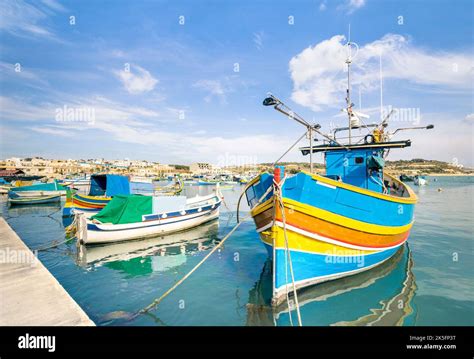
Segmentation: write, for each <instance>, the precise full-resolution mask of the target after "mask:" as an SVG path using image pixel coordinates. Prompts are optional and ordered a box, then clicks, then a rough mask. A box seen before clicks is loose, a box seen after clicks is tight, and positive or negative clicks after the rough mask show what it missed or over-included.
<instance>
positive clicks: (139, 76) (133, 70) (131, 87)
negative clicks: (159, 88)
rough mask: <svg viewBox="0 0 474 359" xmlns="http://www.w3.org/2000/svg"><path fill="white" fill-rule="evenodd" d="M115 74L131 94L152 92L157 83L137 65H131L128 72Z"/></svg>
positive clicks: (123, 71)
mask: <svg viewBox="0 0 474 359" xmlns="http://www.w3.org/2000/svg"><path fill="white" fill-rule="evenodd" d="M115 74H116V75H117V77H118V78H119V79H120V81H121V82H122V84H123V86H124V87H125V89H126V90H127V91H128V92H129V93H131V94H140V93H143V92H149V91H152V90H153V89H154V88H155V86H156V84H157V83H158V82H159V81H158V79H156V78H154V77H153V76H152V75H151V74H150V72H149V71H147V70H145V69H144V68H142V67H140V66H138V65H131V67H130V71H125V70H122V71H116V72H115Z"/></svg>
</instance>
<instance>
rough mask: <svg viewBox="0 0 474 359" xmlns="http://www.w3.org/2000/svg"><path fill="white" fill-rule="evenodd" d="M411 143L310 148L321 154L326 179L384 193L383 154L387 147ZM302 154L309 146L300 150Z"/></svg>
mask: <svg viewBox="0 0 474 359" xmlns="http://www.w3.org/2000/svg"><path fill="white" fill-rule="evenodd" d="M410 144H411V143H410V141H409V140H408V141H398V142H385V143H364V144H356V145H346V146H344V147H342V146H339V145H335V144H325V145H320V146H314V147H312V152H313V153H315V152H324V154H325V164H326V176H327V177H328V178H331V179H334V180H336V181H341V182H344V183H347V184H351V185H353V186H357V187H359V188H364V189H368V190H370V191H374V192H380V193H383V192H384V179H383V169H384V166H385V160H384V153H385V151H386V150H388V149H390V148H397V147H398V148H400V147H407V146H410ZM300 150H301V152H302V153H303V155H306V154H309V152H310V150H311V149H310V147H302V148H300Z"/></svg>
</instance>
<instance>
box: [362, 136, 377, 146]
mask: <svg viewBox="0 0 474 359" xmlns="http://www.w3.org/2000/svg"><path fill="white" fill-rule="evenodd" d="M374 142H375V138H374V136H373V135H367V136H365V137H364V143H365V144H367V145H368V144H371V143H374Z"/></svg>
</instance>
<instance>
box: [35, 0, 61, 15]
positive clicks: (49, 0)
mask: <svg viewBox="0 0 474 359" xmlns="http://www.w3.org/2000/svg"><path fill="white" fill-rule="evenodd" d="M41 2H42V3H43V4H45V5H46V6H47V7H49V8H51V9H53V10H55V11H60V12H64V11H67V9H66V8H65V7H64V6H63V5H61V4H60V3H59V2H57V1H56V0H42V1H41Z"/></svg>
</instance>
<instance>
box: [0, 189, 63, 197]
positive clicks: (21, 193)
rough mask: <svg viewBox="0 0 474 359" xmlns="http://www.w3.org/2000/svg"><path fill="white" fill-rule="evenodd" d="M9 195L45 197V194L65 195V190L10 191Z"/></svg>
mask: <svg viewBox="0 0 474 359" xmlns="http://www.w3.org/2000/svg"><path fill="white" fill-rule="evenodd" d="M9 193H10V197H11V198H18V197H23V198H29V197H47V196H55V195H59V196H65V195H66V191H63V190H60V191H10V192H9Z"/></svg>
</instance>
